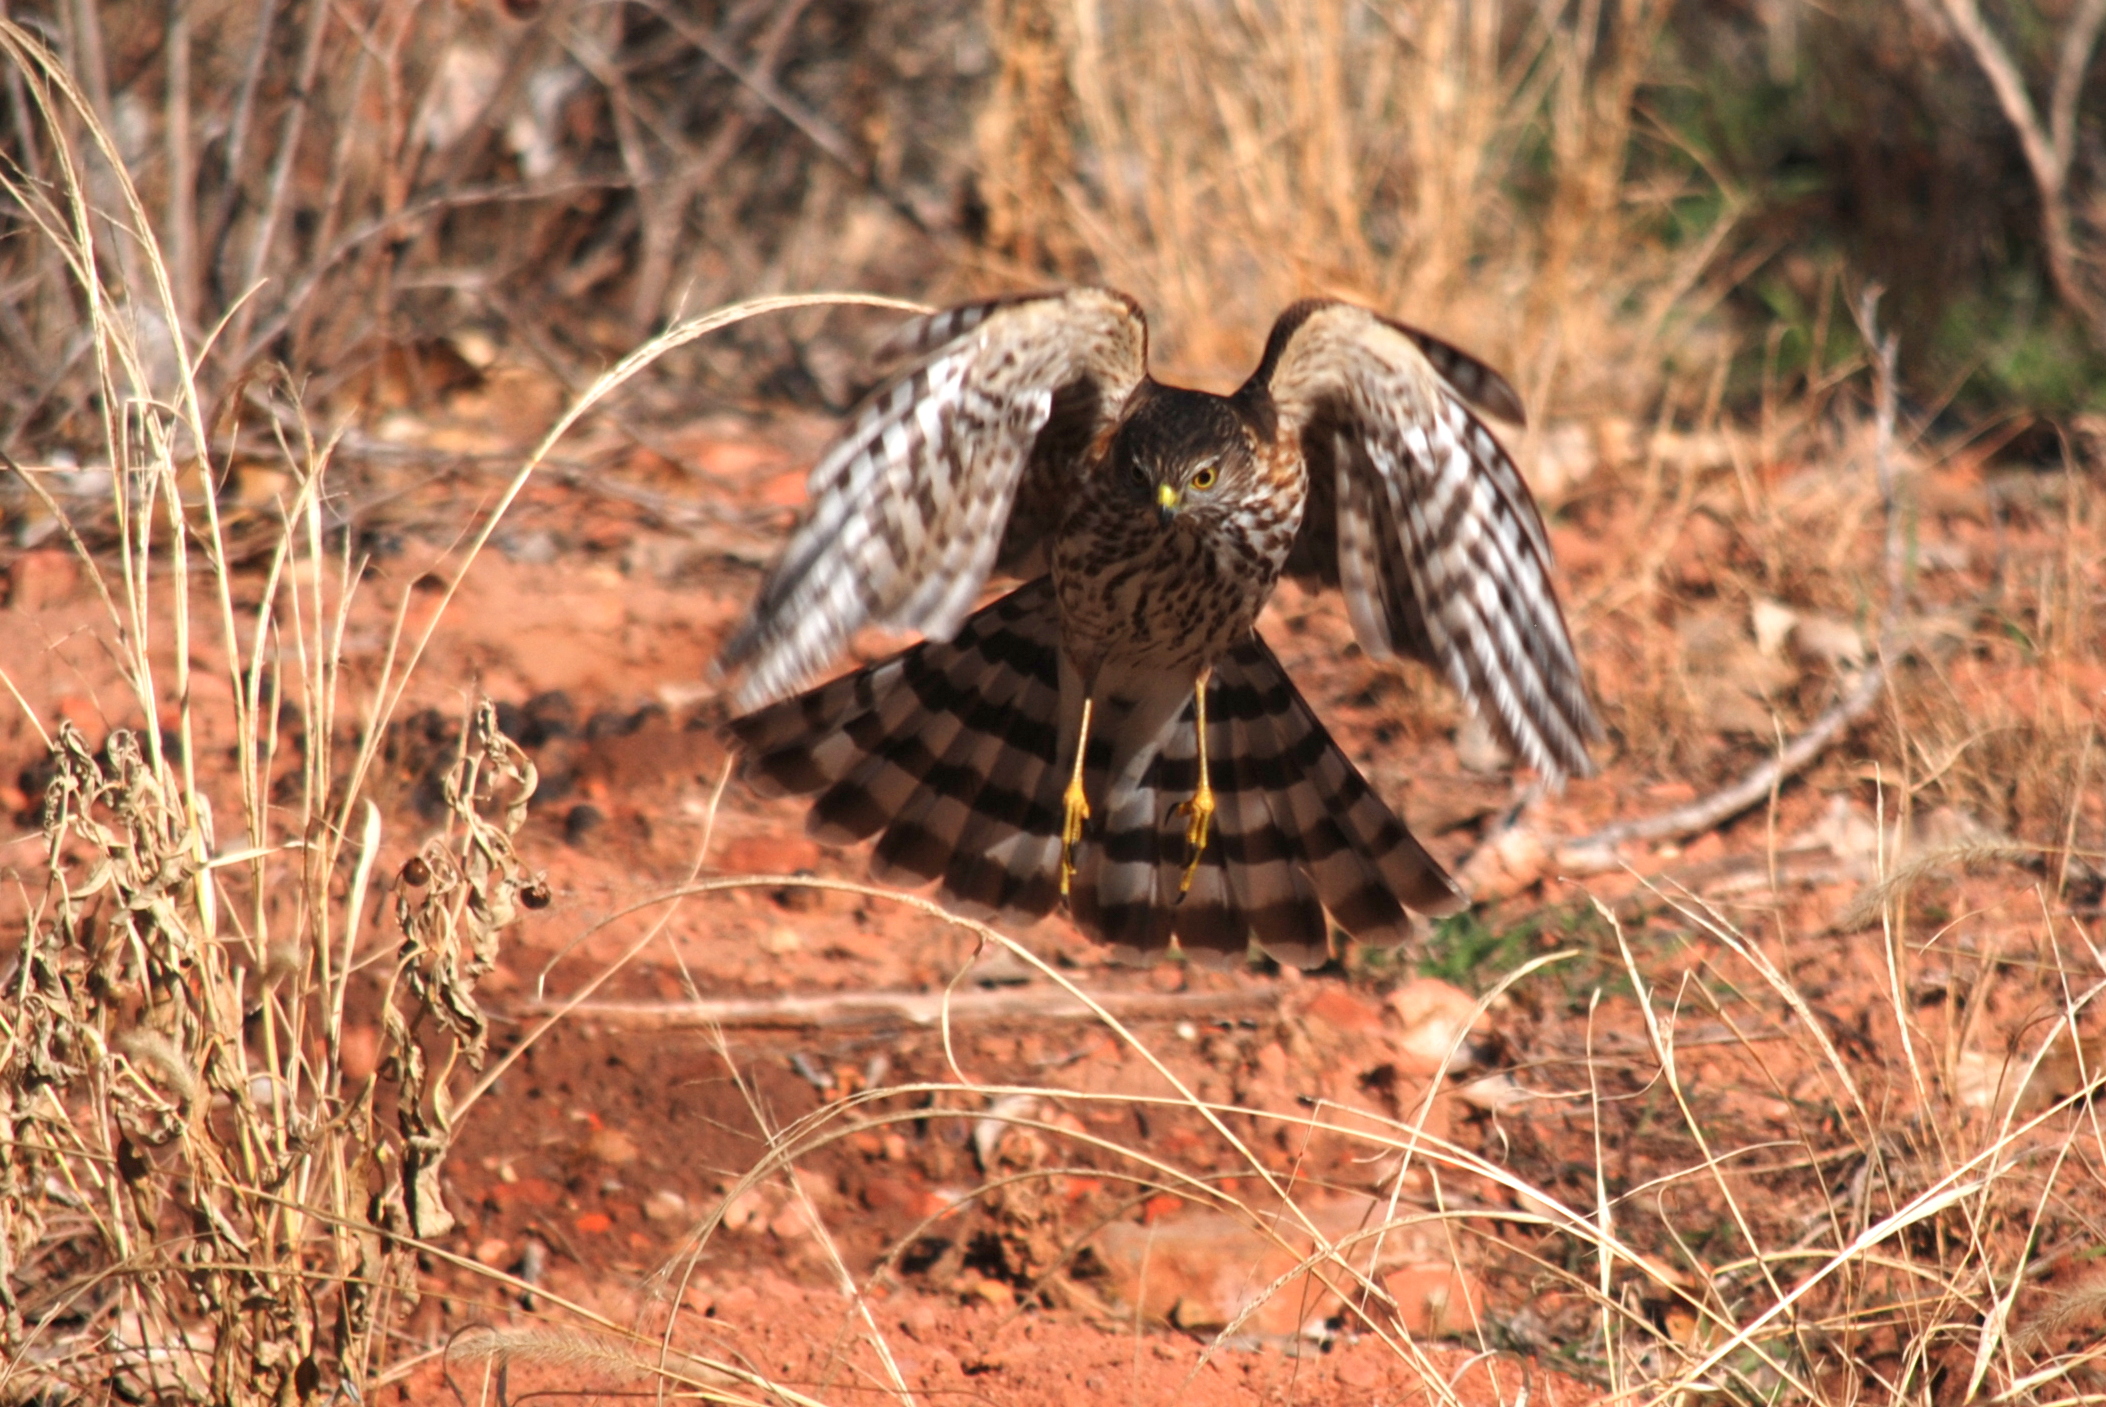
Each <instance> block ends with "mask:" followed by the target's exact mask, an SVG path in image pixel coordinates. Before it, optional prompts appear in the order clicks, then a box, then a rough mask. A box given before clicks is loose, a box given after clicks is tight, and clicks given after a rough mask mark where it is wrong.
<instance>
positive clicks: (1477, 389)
mask: <svg viewBox="0 0 2106 1407" xmlns="http://www.w3.org/2000/svg"><path fill="white" fill-rule="evenodd" d="M1239 394H1240V395H1241V396H1242V397H1243V398H1244V399H1245V400H1246V402H1247V403H1250V404H1252V405H1254V406H1263V405H1264V404H1266V403H1267V402H1269V403H1270V404H1271V406H1272V407H1273V410H1274V413H1275V414H1276V415H1277V417H1278V422H1277V423H1278V434H1279V437H1280V439H1281V441H1282V442H1283V443H1284V444H1286V445H1289V446H1294V447H1297V448H1299V450H1300V452H1301V454H1302V457H1303V460H1304V462H1305V463H1306V464H1307V466H1308V471H1309V501H1308V506H1307V508H1306V510H1305V511H1304V513H1303V517H1302V526H1301V531H1300V533H1299V535H1298V536H1297V537H1296V539H1295V545H1294V550H1293V553H1292V554H1291V555H1290V557H1289V558H1288V563H1287V570H1288V571H1289V572H1292V573H1294V574H1296V575H1299V576H1304V577H1314V578H1316V579H1318V580H1320V581H1322V582H1325V583H1327V584H1333V585H1336V586H1338V587H1340V588H1341V590H1342V591H1343V592H1344V594H1345V599H1346V609H1347V611H1348V612H1349V613H1350V615H1351V616H1352V620H1353V632H1354V634H1355V635H1357V636H1358V637H1359V638H1360V643H1361V645H1362V647H1363V648H1365V649H1366V650H1367V651H1368V653H1369V654H1371V655H1374V656H1375V657H1377V658H1385V657H1387V656H1390V655H1392V654H1398V653H1402V654H1408V655H1411V656H1413V657H1415V658H1417V659H1421V660H1424V661H1425V662H1426V663H1428V664H1430V665H1432V666H1434V667H1435V668H1436V669H1439V670H1440V671H1441V672H1442V673H1443V674H1445V675H1447V676H1448V678H1449V680H1450V681H1452V682H1453V683H1454V685H1455V687H1456V688H1457V689H1458V690H1460V691H1461V692H1462V694H1463V696H1464V697H1465V698H1466V699H1468V700H1469V701H1470V703H1471V705H1472V706H1473V707H1474V708H1476V709H1477V710H1478V711H1479V712H1480V713H1482V714H1483V715H1484V716H1485V717H1486V719H1487V720H1488V721H1489V722H1490V723H1491V724H1492V726H1493V729H1494V731H1495V732H1496V733H1497V734H1498V735H1499V737H1500V739H1501V740H1502V741H1503V742H1505V743H1506V744H1507V745H1508V746H1509V747H1510V748H1512V749H1513V751H1514V752H1515V754H1516V755H1517V756H1519V757H1520V758H1521V760H1522V761H1524V762H1526V763H1528V764H1529V765H1531V766H1533V767H1535V768H1536V769H1537V770H1538V771H1539V772H1541V773H1543V774H1544V775H1545V776H1547V777H1551V778H1557V777H1562V776H1564V775H1566V774H1568V773H1576V774H1579V775H1585V774H1587V773H1588V772H1591V771H1592V770H1593V767H1592V764H1591V763H1590V762H1589V761H1588V758H1587V744H1588V742H1589V741H1591V740H1593V739H1595V738H1598V737H1599V736H1600V735H1601V724H1600V723H1599V722H1598V721H1597V720H1596V718H1595V716H1594V709H1593V706H1592V705H1591V704H1590V703H1589V702H1588V701H1587V692H1586V688H1585V686H1584V685H1583V684H1582V683H1581V681H1580V676H1579V665H1578V662H1577V661H1576V660H1575V659H1574V658H1573V653H1572V641H1571V639H1570V637H1569V636H1568V635H1567V633H1566V630H1565V618H1564V615H1563V613H1562V612H1561V611H1560V610H1559V609H1558V601H1557V595H1556V593H1555V591H1554V590H1553V589H1552V587H1551V583H1550V543H1549V541H1548V539H1547V538H1546V537H1545V536H1544V533H1543V521H1542V519H1541V517H1539V516H1538V514H1537V512H1536V504H1535V499H1534V498H1533V496H1531V495H1530V493H1529V491H1528V486H1527V484H1525V483H1524V482H1522V479H1521V474H1520V471H1519V470H1517V469H1516V468H1515V467H1514V462H1513V460H1511V459H1510V458H1508V457H1507V454H1506V451H1505V450H1504V449H1503V448H1501V446H1500V444H1499V442H1498V440H1496V439H1494V438H1493V437H1492V433H1491V432H1490V431H1489V430H1487V429H1485V427H1484V426H1483V424H1482V423H1480V422H1479V421H1478V419H1477V417H1476V416H1475V415H1473V414H1471V412H1470V409H1469V407H1468V406H1467V405H1466V404H1464V402H1465V400H1466V399H1467V400H1469V401H1474V402H1475V403H1477V404H1478V405H1480V406H1482V407H1484V408H1485V409H1486V410H1487V411H1490V412H1492V413H1495V414H1500V415H1504V416H1507V417H1508V418H1513V419H1518V418H1519V416H1520V403H1519V400H1518V398H1516V397H1515V395H1514V393H1513V389H1512V388H1511V387H1510V386H1508V385H1507V383H1506V382H1505V381H1504V380H1502V379H1501V378H1500V377H1499V376H1498V374H1497V373H1495V372H1493V371H1491V370H1489V369H1488V368H1486V367H1484V366H1483V365H1481V364H1480V363H1478V362H1476V361H1474V360H1472V359H1471V358H1469V357H1467V356H1464V355H1463V354H1462V353H1461V352H1458V351H1456V350H1455V349H1454V348H1452V347H1449V346H1448V345H1447V344H1446V343H1443V342H1439V341H1436V340H1435V339H1433V338H1430V337H1427V336H1426V335H1425V334H1423V333H1420V332H1416V331H1414V330H1413V329H1410V328H1406V327H1403V326H1401V325H1399V324H1396V323H1392V322H1389V321H1388V320H1386V319H1384V318H1381V317H1378V316H1377V315H1375V314H1374V313H1371V312H1369V311H1367V310H1366V309H1365V308H1358V307H1354V306H1353V305H1351V304H1348V303H1322V302H1316V303H1298V304H1296V305H1295V306H1294V307H1292V308H1289V309H1288V310H1287V311H1286V312H1285V313H1282V314H1281V315H1280V320H1279V321H1278V322H1277V323H1276V324H1274V326H1273V330H1272V337H1271V340H1270V341H1269V342H1268V343H1267V344H1266V348H1265V359H1264V361H1263V362H1262V363H1260V365H1259V367H1258V370H1257V371H1256V372H1255V373H1253V374H1252V376H1251V379H1250V381H1249V382H1248V383H1247V384H1246V385H1245V386H1244V388H1243V390H1242V391H1241V392H1240V393H1239Z"/></svg>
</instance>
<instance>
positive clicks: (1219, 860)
mask: <svg viewBox="0 0 2106 1407" xmlns="http://www.w3.org/2000/svg"><path fill="white" fill-rule="evenodd" d="M1059 639H1060V621H1059V615H1058V609H1057V606H1056V604H1055V601H1054V597H1053V589H1052V583H1051V581H1050V580H1049V579H1047V578H1040V579H1038V580H1036V581H1033V582H1031V583H1029V584H1027V585H1025V586H1023V587H1021V588H1019V589H1018V590H1016V591H1014V592H1012V593H1010V594H1009V595H1008V596H1005V597H1003V598H1002V599H1001V600H999V601H996V602H994V603H993V604H991V605H989V606H986V607H984V608H982V609H981V610H980V611H978V612H976V613H975V614H973V615H972V616H971V617H969V618H968V619H967V620H966V622H965V623H964V625H963V626H962V627H961V628H960V629H959V631H958V633H957V634H956V635H955V636H954V637H953V638H952V639H950V640H949V641H926V642H924V643H922V644H920V645H916V646H914V647H913V648H911V649H908V650H905V651H903V652H901V653H900V654H897V655H894V656H892V657H890V658H889V659H885V660H882V661H880V662H878V663H876V664H873V665H870V666H867V667H866V668H864V669H862V670H859V671H857V672H856V673H854V674H850V675H847V676H845V677H843V678H841V679H837V680H835V681H833V682H832V683H829V684H824V685H821V686H820V687H818V688H816V689H813V690H811V691H810V692H809V693H806V694H803V695H800V696H798V697H795V698H790V699H785V700H783V701H781V702H778V703H774V704H771V705H769V706H767V707H765V708H762V709H760V710H759V711H757V712H754V713H751V714H748V715H746V716H745V717H743V718H739V719H736V720H734V721H733V722H732V723H731V724H730V725H729V729H728V731H729V733H730V736H731V738H732V740H733V741H734V743H735V744H736V745H737V746H738V747H739V749H740V750H741V751H743V752H744V753H745V754H746V756H747V762H746V766H745V771H746V775H747V777H748V778H749V780H750V781H751V782H752V783H753V784H754V785H755V786H756V788H757V789H758V790H760V791H762V792H763V793H766V794H771V795H811V796H813V797H814V798H815V799H814V801H813V804H812V808H811V811H810V813H809V816H808V818H807V826H808V829H809V830H810V831H811V832H812V834H814V835H815V836H817V837H818V838H820V839H822V840H826V841H829V842H833V843H843V844H845V843H851V842H854V841H859V840H863V839H867V838H868V837H870V836H873V835H876V836H878V837H879V840H878V844H877V847H876V850H875V852H874V854H873V857H872V872H873V874H874V876H875V877H876V878H878V879H880V880H882V881H884V882H887V883H892V884H899V885H916V884H922V883H928V882H930V881H934V882H935V883H936V886H937V892H938V894H939V896H940V897H941V898H942V899H943V901H944V902H946V903H947V904H949V905H951V906H952V907H954V908H956V909H957V910H958V911H959V912H961V913H966V914H970V915H972V916H974V917H979V918H984V919H987V920H990V921H994V922H1001V923H1009V924H1018V925H1021V924H1026V923H1030V922H1033V921H1035V920H1037V919H1040V918H1042V917H1044V916H1045V915H1046V914H1048V913H1050V912H1051V911H1052V910H1053V908H1054V907H1055V906H1056V905H1057V904H1058V903H1059V902H1060V892H1059V867H1060V824H1061V790H1062V788H1063V786H1064V785H1065V784H1066V781H1067V768H1066V766H1065V765H1063V762H1062V759H1061V758H1060V751H1061V748H1060V737H1059V718H1060V668H1059V648H1060V646H1059ZM1131 708H1132V704H1131V702H1130V701H1124V700H1119V699H1107V700H1103V701H1101V702H1100V709H1101V711H1100V714H1099V719H1100V724H1099V726H1096V727H1093V728H1092V730H1091V732H1092V736H1091V739H1090V750H1089V755H1088V757H1087V758H1086V759H1085V768H1084V783H1085V787H1086V788H1087V790H1088V793H1089V795H1090V798H1091V806H1092V808H1093V815H1092V817H1091V820H1090V822H1089V824H1088V826H1087V828H1086V829H1085V832H1084V838H1083V842H1082V844H1081V846H1080V847H1079V848H1078V851H1077V855H1076V862H1077V869H1076V873H1075V876H1074V880H1073V884H1072V886H1071V895H1070V912H1071V915H1072V917H1073V918H1074V920H1075V922H1076V924H1077V926H1078V927H1080V928H1081V929H1082V930H1083V931H1084V932H1086V933H1088V934H1089V935H1090V936H1091V937H1093V938H1096V939H1098V940H1099V941H1103V942H1108V943H1110V944H1112V945H1113V947H1114V949H1115V951H1116V952H1117V953H1118V954H1119V955H1120V956H1121V957H1126V958H1131V957H1136V956H1139V955H1141V954H1145V953H1148V952H1151V951H1153V950H1157V949H1160V948H1162V947H1164V946H1166V945H1167V944H1168V942H1169V941H1170V939H1171V938H1172V936H1175V937H1176V939H1177V941H1178V942H1179V944H1180V945H1181V946H1182V947H1183V948H1184V949H1185V950H1186V951H1187V952H1188V953H1190V954H1192V955H1193V956H1194V957H1195V958H1196V959H1198V960H1201V961H1207V962H1212V963H1219V962H1222V961H1230V962H1233V961H1236V960H1239V959H1240V958H1241V957H1242V956H1243V955H1244V953H1245V952H1246V951H1247V949H1248V945H1249V942H1250V940H1251V938H1253V937H1255V938H1256V939H1257V940H1258V941H1259V942H1260V943H1261V944H1263V945H1264V947H1265V948H1266V950H1267V951H1268V952H1270V953H1272V954H1273V955H1274V956H1275V957H1276V958H1278V959H1279V960H1281V961H1283V962H1292V963H1295V964H1296V965H1298V966H1302V967H1314V966H1318V965H1321V964H1322V963H1323V962H1324V961H1325V960H1326V959H1327V958H1328V957H1329V956H1330V951H1331V945H1330V937H1329V933H1330V925H1331V923H1332V922H1334V921H1335V922H1336V923H1338V924H1339V925H1340V926H1342V927H1344V928H1345V929H1347V930H1348V931H1349V932H1351V933H1353V934H1354V935H1355V936H1356V937H1358V938H1360V939H1362V940H1363V941H1366V942H1370V943H1375V944H1393V943H1396V942H1399V941H1402V940H1403V939H1404V938H1405V937H1406V936H1408V932H1409V928H1408V920H1407V919H1406V917H1405V913H1404V910H1405V908H1407V907H1409V908H1412V909H1417V910H1419V911H1421V912H1425V913H1445V912H1448V911H1450V910H1452V909H1454V908H1456V907H1458V906H1459V905H1460V903H1461V902H1462V897H1461V895H1460V893H1459V892H1458V891H1457V890H1456V889H1455V887H1454V885H1453V884H1452V883H1451V882H1450V881H1449V879H1448V877H1447V876H1446V875H1445V874H1444V873H1443V872H1442V870H1441V867H1440V865H1439V864H1438V863H1437V862H1436V861H1434V859H1433V858H1432V857H1431V856H1430V855H1428V854H1427V853H1426V852H1425V851H1424V850H1423V849H1422V848H1420V846H1419V844H1418V842H1417V841H1416V840H1414V839H1413V838H1412V836H1411V834H1410V832H1409V831H1407V830H1406V829H1405V827H1404V824H1403V822H1402V821H1400V820H1399V819H1398V818H1397V816H1396V814H1395V813H1394V812H1393V811H1392V810H1391V809H1390V808H1389V807H1388V806H1387V805H1385V804H1384V803H1383V802H1382V800H1381V798H1379V797H1378V796H1376V795H1375V793H1374V792H1373V790H1372V789H1371V788H1369V786H1368V784H1367V782H1366V780H1365V779H1364V778H1363V777H1361V775H1360V773H1359V771H1358V769H1356V768H1355V767H1354V766H1353V764H1352V762H1351V761H1350V760H1349V759H1348V758H1347V757H1346V756H1345V754H1344V753H1342V752H1340V751H1339V749H1338V747H1337V745H1336V744H1335V743H1334V742H1333V741H1332V739H1331V737H1330V735H1329V734H1328V733H1326V732H1325V731H1324V728H1323V725H1322V724H1320V723H1319V722H1318V721H1317V719H1316V716H1315V714H1314V713H1313V712H1312V711H1311V710H1310V708H1309V705H1308V703H1307V702H1306V701H1305V700H1304V699H1303V698H1302V696H1301V694H1300V692H1299V691H1297V690H1296V689H1295V687H1294V685H1293V683H1292V682H1291V681H1290V680H1289V679H1288V678H1287V676H1286V674H1285V672H1284V671H1283V670H1282V669H1281V667H1280V664H1279V661H1278V660H1277V659H1276V658H1274V656H1273V654H1272V651H1271V650H1270V649H1269V648H1267V646H1266V645H1265V642H1264V641H1263V640H1261V639H1259V638H1257V637H1256V636H1252V637H1251V638H1250V639H1248V640H1247V641H1245V642H1244V643H1243V644H1242V645H1240V646H1238V647H1237V648H1236V649H1235V650H1233V651H1232V652H1231V653H1230V654H1229V655H1228V656H1227V657H1226V658H1224V659H1223V660H1222V661H1221V662H1220V663H1219V664H1218V665H1217V666H1216V668H1215V672H1214V683H1213V687H1212V689H1211V692H1210V693H1209V695H1208V719H1207V723H1208V738H1207V750H1208V759H1209V769H1210V775H1211V780H1212V783H1213V786H1214V790H1215V795H1216V804H1217V810H1216V812H1215V815H1214V824H1213V833H1212V836H1211V837H1210V839H1209V841H1208V843H1207V847H1206V850H1205V851H1204V853H1203V854H1202V856H1201V858H1200V863H1199V866H1198V868H1197V871H1196V872H1195V874H1194V876H1193V882H1192V885H1191V888H1190V890H1189V892H1186V893H1184V894H1183V895H1182V896H1180V894H1179V882H1180V879H1181V877H1182V873H1183V870H1184V867H1185V863H1186V861H1187V859H1188V856H1187V854H1186V842H1185V819H1184V816H1183V815H1182V814H1181V813H1180V812H1179V811H1178V809H1177V808H1178V806H1179V804H1180V803H1182V802H1185V801H1188V800H1189V799H1190V798H1191V795H1192V792H1193V790H1194V788H1195V787H1196V786H1197V784H1198V778H1199V773H1198V761H1197V737H1196V730H1195V728H1194V726H1193V714H1192V709H1191V707H1190V705H1189V704H1187V705H1186V707H1185V709H1184V710H1183V712H1182V713H1181V714H1179V715H1178V716H1177V717H1176V718H1175V719H1174V720H1173V721H1172V722H1171V724H1170V725H1169V726H1168V727H1167V729H1166V730H1165V733H1164V736H1163V737H1162V738H1161V740H1160V741H1159V745H1158V750H1157V752H1156V755H1155V756H1154V758H1153V759H1152V760H1151V761H1150V762H1149V763H1148V764H1147V765H1146V766H1145V767H1144V768H1143V769H1142V770H1141V773H1140V778H1139V781H1138V783H1137V784H1136V785H1134V786H1132V787H1130V788H1128V789H1126V790H1125V792H1124V793H1123V794H1120V795H1109V794H1107V792H1108V788H1109V787H1110V782H1111V778H1110V777H1109V775H1108V774H1109V769H1110V765H1111V757H1112V744H1111V739H1113V738H1114V737H1116V736H1118V725H1119V724H1120V722H1121V721H1123V718H1124V717H1125V716H1127V715H1128V714H1129V712H1130V710H1131ZM1326 911H1328V917H1327V916H1326Z"/></svg>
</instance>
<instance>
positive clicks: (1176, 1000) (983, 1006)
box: [522, 986, 1279, 1031]
mask: <svg viewBox="0 0 2106 1407" xmlns="http://www.w3.org/2000/svg"><path fill="white" fill-rule="evenodd" d="M1090 1002H1095V1003H1096V1004H1097V1008H1101V1009H1102V1010H1105V1011H1108V1012H1110V1013H1112V1014H1113V1015H1114V1016H1117V1017H1118V1018H1119V1019H1120V1020H1122V1021H1184V1020H1189V1019H1192V1018H1195V1017H1198V1018H1206V1017H1223V1016H1249V1015H1253V1014H1256V1013H1258V1012H1263V1011H1269V1010H1272V1009H1273V1008H1275V1007H1277V1006H1278V1005H1279V994H1278V993H1277V992H1271V991H1231V992H1092V993H1090V994H1089V998H1088V1000H1087V1001H1085V1000H1084V999H1083V998H1080V997H1070V996H1068V995H1066V994H1064V993H1061V992H1057V991H1051V990H1048V989H1046V988H1044V987H1037V986H1030V987H1021V988H1014V989H1011V990H1007V991H995V992H959V993H955V994H952V995H949V996H946V995H945V994H944V993H942V992H829V993H826V994H823V995H820V996H811V997H800V996H784V997H757V998H753V999H751V1000H741V999H738V998H726V999H723V1000H719V1001H689V1002H580V1003H578V1004H576V1005H567V1004H564V1003H560V1002H546V1001H543V1002H535V1003H532V1004H531V1005H529V1006H527V1007H526V1008H525V1009H524V1011H523V1013H522V1014H524V1015H530V1016H543V1015H546V1014H548V1013H549V1012H552V1011H555V1010H557V1009H559V1008H560V1009H562V1010H565V1011H568V1012H569V1013H570V1014H571V1015H572V1016H574V1017H576V1018H578V1019H579V1020H581V1021H599V1022H603V1023H605V1024H607V1025H611V1026H619V1027H622V1028H624V1029H626V1030H645V1031H678V1030H687V1029H690V1028H697V1027H699V1028H704V1029H706V1028H708V1027H712V1026H738V1027H745V1028H748V1029H753V1030H778V1029H780V1030H803V1029H808V1028H812V1027H818V1028H821V1029H827V1030H831V1029H836V1028H840V1027H844V1026H899V1025H907V1026H930V1027H933V1026H935V1025H937V1024H938V1023H939V1022H941V1021H944V1020H945V1019H948V1020H950V1021H952V1022H954V1023H965V1022H977V1023H986V1022H994V1021H1014V1020H1028V1021H1034V1022H1036V1021H1094V1020H1095V1019H1096V1018H1097V1011H1096V1009H1093V1008H1092V1007H1091V1006H1090V1004H1089V1003H1090Z"/></svg>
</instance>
